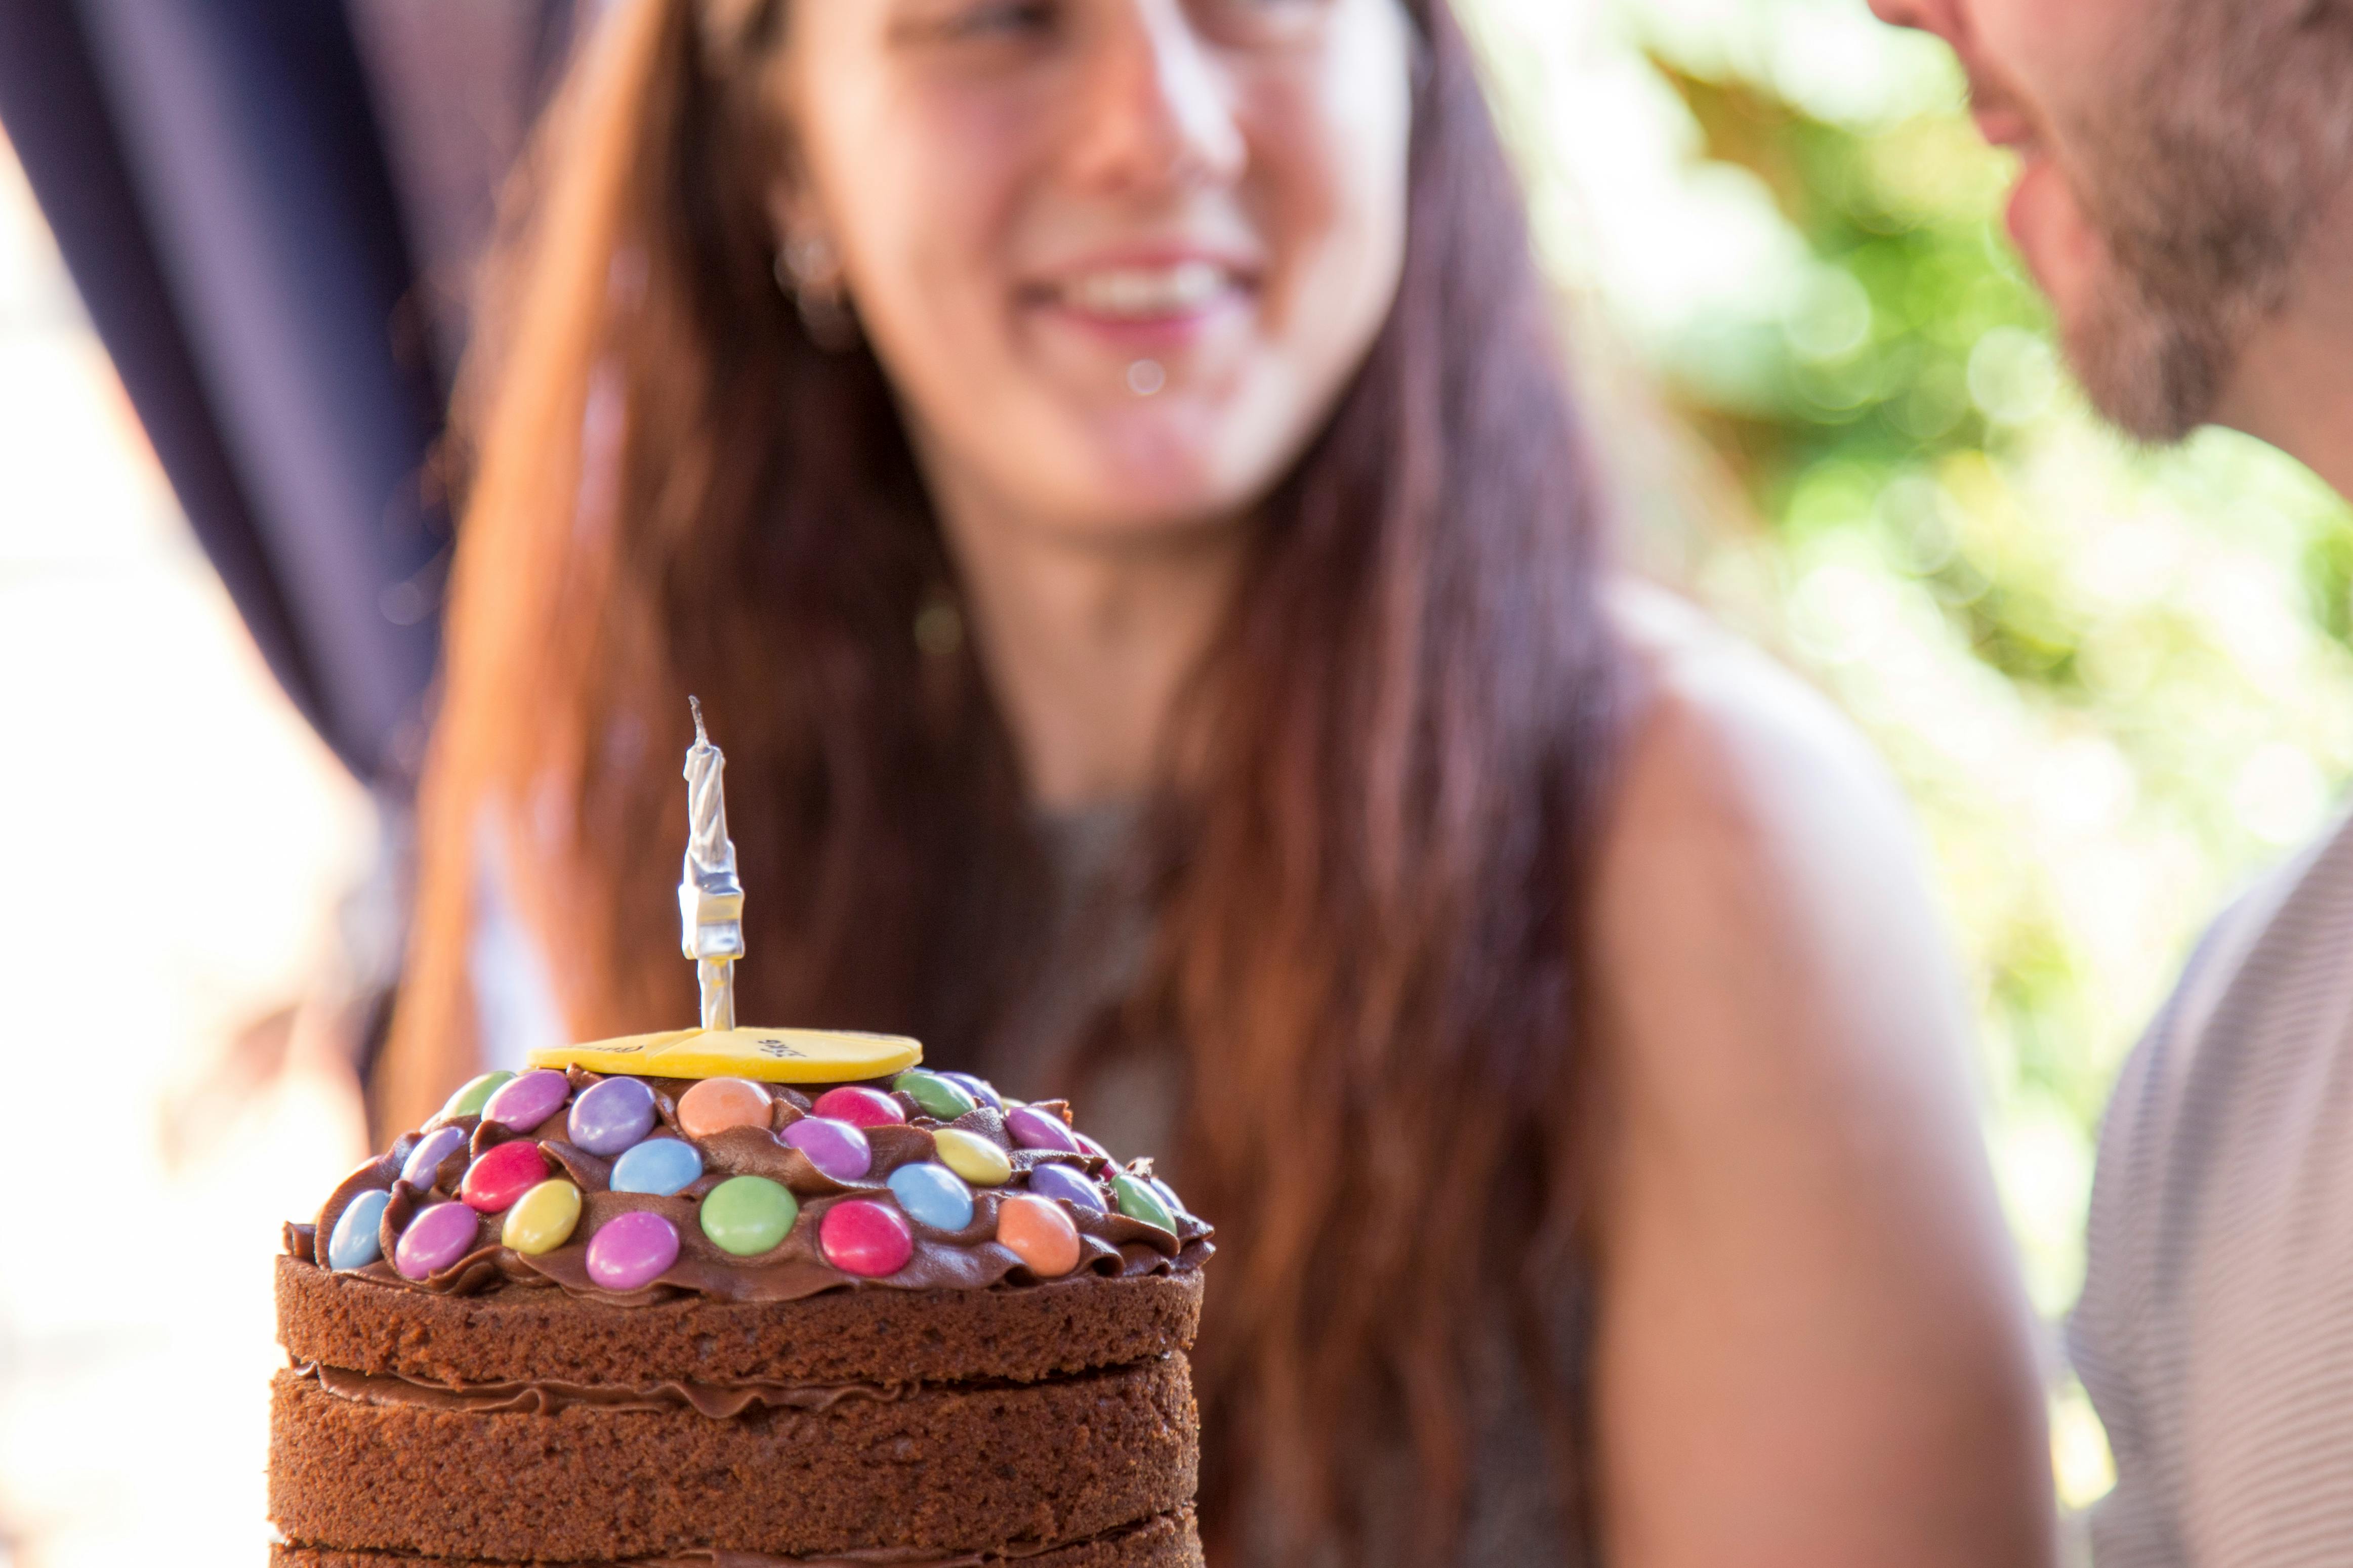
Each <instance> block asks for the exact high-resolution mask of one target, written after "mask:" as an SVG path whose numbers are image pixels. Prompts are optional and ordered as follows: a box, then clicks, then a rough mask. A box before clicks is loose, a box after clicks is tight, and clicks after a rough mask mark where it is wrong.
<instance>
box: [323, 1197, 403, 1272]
mask: <svg viewBox="0 0 2353 1568" xmlns="http://www.w3.org/2000/svg"><path fill="white" fill-rule="evenodd" d="M390 1202H392V1194H390V1193H380V1192H373V1191H371V1192H364V1193H362V1194H360V1195H359V1196H357V1197H355V1198H353V1200H352V1201H351V1203H350V1205H348V1206H346V1207H345V1208H344V1210H343V1213H342V1214H340V1215H336V1216H335V1229H334V1233H333V1234H332V1235H331V1236H329V1237H327V1267H328V1268H366V1267H367V1266H368V1265H369V1264H371V1263H374V1262H375V1260H376V1259H377V1258H382V1257H383V1256H384V1240H383V1237H382V1235H381V1229H382V1226H383V1225H384V1205H386V1204H388V1203H390Z"/></svg>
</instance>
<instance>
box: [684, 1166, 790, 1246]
mask: <svg viewBox="0 0 2353 1568" xmlns="http://www.w3.org/2000/svg"><path fill="white" fill-rule="evenodd" d="M800 1212H801V1205H800V1200H799V1199H798V1198H796V1197H794V1196H793V1194H791V1193H789V1192H787V1191H786V1189H785V1188H783V1187H781V1186H778V1185H777V1184H776V1183H774V1182H772V1181H770V1180H768V1178H767V1177H765V1176H730V1177H729V1178H728V1179H727V1180H725V1181H723V1182H722V1183H720V1184H718V1185H717V1186H715V1187H713V1188H712V1189H711V1191H710V1192H709V1193H708V1194H705V1195H704V1197H703V1200H702V1234H703V1235H705V1236H707V1237H710V1238H711V1240H712V1245H714V1246H715V1247H718V1248H719V1249H720V1250H721V1251H723V1252H732V1253H733V1254H735V1256H736V1257H738V1258H749V1257H750V1256H751V1255H752V1254H754V1253H755V1252H765V1251H767V1250H768V1249H769V1248H770V1247H774V1246H776V1244H777V1243H778V1242H780V1241H782V1240H784V1239H785V1237H786V1236H787V1235H789V1234H791V1231H792V1228H793V1221H795V1220H796V1219H798V1218H799V1217H800Z"/></svg>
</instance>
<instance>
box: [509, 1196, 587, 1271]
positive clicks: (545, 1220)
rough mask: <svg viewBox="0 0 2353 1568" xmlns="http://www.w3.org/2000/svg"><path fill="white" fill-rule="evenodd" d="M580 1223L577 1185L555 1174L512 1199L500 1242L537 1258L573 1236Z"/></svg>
mask: <svg viewBox="0 0 2353 1568" xmlns="http://www.w3.org/2000/svg"><path fill="white" fill-rule="evenodd" d="M579 1224H580V1189H579V1188H578V1187H575V1186H574V1185H573V1184H571V1183H570V1182H567V1181H565V1180H564V1179H563V1178H562V1177H560V1176H559V1177H557V1178H556V1179H555V1180H554V1181H551V1182H542V1183H540V1184H539V1185H537V1186H535V1187H533V1188H532V1190H531V1191H529V1192H527V1193H525V1194H523V1195H522V1197H520V1198H517V1199H516V1200H515V1205H514V1207H512V1208H511V1209H509V1210H507V1222H506V1224H505V1225H504V1226H501V1228H500V1230H499V1240H500V1242H501V1244H503V1245H505V1246H507V1247H512V1248H514V1249H515V1250H516V1251H517V1252H522V1253H528V1254H530V1255H531V1256H533V1257H534V1258H536V1257H537V1256H538V1255H539V1254H541V1253H543V1252H553V1251H554V1250H555V1249H556V1248H557V1247H561V1246H563V1245H564V1244H565V1242H567V1241H570V1240H571V1239H572V1233H573V1231H574V1230H575V1229H576V1228H577V1227H578V1226H579Z"/></svg>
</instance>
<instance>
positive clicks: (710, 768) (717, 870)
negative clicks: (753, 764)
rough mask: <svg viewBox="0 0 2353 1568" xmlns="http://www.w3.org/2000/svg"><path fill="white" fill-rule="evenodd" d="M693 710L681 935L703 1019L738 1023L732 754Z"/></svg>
mask: <svg viewBox="0 0 2353 1568" xmlns="http://www.w3.org/2000/svg"><path fill="white" fill-rule="evenodd" d="M687 705H688V706H689V707H690V708H691V710H693V713H694V744H693V745H692V746H691V747H689V748H688V749H687V753H686V805H687V839H686V858H685V861H684V864H683V865H682V866H681V868H680V872H679V882H678V916H679V942H680V945H681V948H683V950H684V951H685V953H686V956H687V957H689V958H691V959H693V960H694V962H695V976H696V978H697V979H698V980H699V981H700V982H701V983H702V1026H703V1027H704V1028H706V1029H732V1028H733V1027H734V1026H735V970H734V965H735V961H736V960H737V959H739V958H741V957H743V956H744V886H743V884H742V883H740V882H738V881H737V880H736V879H735V843H734V840H733V839H731V838H729V837H727V792H726V787H725V785H724V784H723V782H722V775H723V773H724V772H725V771H726V767H727V758H726V756H725V754H724V753H723V752H721V751H720V750H719V748H718V747H716V746H714V745H712V743H711V738H710V737H709V736H708V735H706V734H704V733H703V730H702V703H701V702H700V701H699V700H696V699H694V698H691V697H690V698H688V699H687Z"/></svg>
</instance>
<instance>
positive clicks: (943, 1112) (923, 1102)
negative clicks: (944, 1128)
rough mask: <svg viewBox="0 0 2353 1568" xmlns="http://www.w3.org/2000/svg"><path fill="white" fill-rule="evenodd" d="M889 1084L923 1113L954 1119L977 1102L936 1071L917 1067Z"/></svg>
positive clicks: (942, 1119) (941, 1118)
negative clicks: (926, 1070) (919, 1107)
mask: <svg viewBox="0 0 2353 1568" xmlns="http://www.w3.org/2000/svg"><path fill="white" fill-rule="evenodd" d="M891 1087H892V1089H897V1090H898V1091H899V1092H900V1093H901V1094H903V1095H905V1096H906V1097H907V1098H908V1099H910V1100H913V1101H914V1102H915V1103H916V1104H917V1105H920V1106H922V1107H923V1114H924V1115H926V1116H929V1117H933V1118H935V1119H937V1120H938V1121H955V1119H956V1118H957V1117H959V1116H962V1115H964V1114H965V1113H966V1112H968V1111H970V1110H972V1109H973V1108H974V1107H975V1106H976V1105H978V1104H979V1103H980V1102H979V1101H978V1100H975V1099H973V1097H972V1096H970V1095H968V1094H966V1093H965V1091H964V1090H963V1089H959V1088H957V1087H956V1086H955V1084H952V1083H950V1082H949V1081H948V1080H947V1079H944V1078H942V1077H941V1076H940V1075H939V1074H937V1073H935V1072H925V1071H923V1069H922V1068H915V1069H913V1070H912V1071H909V1072H902V1073H901V1074H900V1075H899V1076H898V1077H897V1078H894V1079H892V1080H891Z"/></svg>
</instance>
